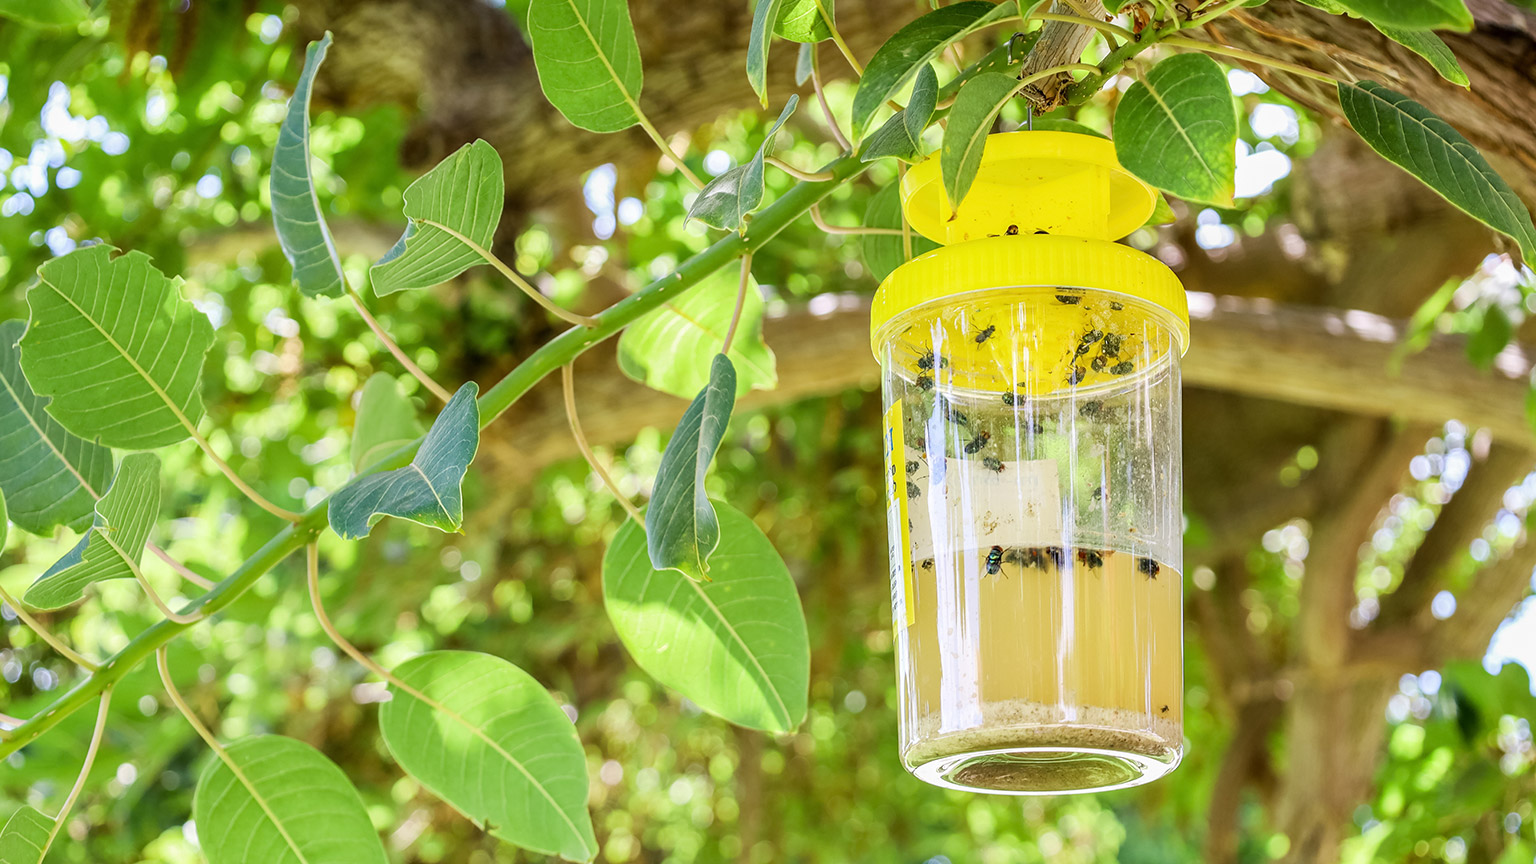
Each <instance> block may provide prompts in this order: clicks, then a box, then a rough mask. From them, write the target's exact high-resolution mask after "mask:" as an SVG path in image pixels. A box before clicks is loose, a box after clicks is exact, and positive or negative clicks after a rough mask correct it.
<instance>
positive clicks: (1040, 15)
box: [1029, 12, 1136, 47]
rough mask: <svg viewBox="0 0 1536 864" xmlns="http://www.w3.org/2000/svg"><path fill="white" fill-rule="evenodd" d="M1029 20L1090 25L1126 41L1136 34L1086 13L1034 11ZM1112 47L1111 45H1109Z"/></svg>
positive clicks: (1132, 39)
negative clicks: (1080, 14) (1060, 13)
mask: <svg viewBox="0 0 1536 864" xmlns="http://www.w3.org/2000/svg"><path fill="white" fill-rule="evenodd" d="M1029 17H1030V20H1032V21H1033V20H1040V21H1060V22H1062V23H1063V24H1080V25H1082V26H1084V27H1092V28H1093V29H1095V30H1097V31H1099V32H1100V33H1110V34H1113V35H1115V36H1118V37H1120V38H1121V39H1123V40H1125V41H1127V42H1134V41H1136V34H1135V33H1132V32H1131V31H1129V30H1127V29H1125V28H1124V27H1121V26H1120V25H1119V24H1115V23H1112V22H1109V21H1100V20H1099V19H1097V18H1093V17H1090V16H1087V15H1083V16H1078V15H1058V14H1056V13H1055V12H1036V13H1034V14H1032V15H1030V16H1029ZM1111 47H1113V46H1111Z"/></svg>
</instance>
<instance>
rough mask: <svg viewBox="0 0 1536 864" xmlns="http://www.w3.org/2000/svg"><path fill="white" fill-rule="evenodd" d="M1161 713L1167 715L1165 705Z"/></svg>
mask: <svg viewBox="0 0 1536 864" xmlns="http://www.w3.org/2000/svg"><path fill="white" fill-rule="evenodd" d="M1161 713H1163V714H1167V713H1168V706H1167V705H1164V706H1163V710H1162V712H1161Z"/></svg>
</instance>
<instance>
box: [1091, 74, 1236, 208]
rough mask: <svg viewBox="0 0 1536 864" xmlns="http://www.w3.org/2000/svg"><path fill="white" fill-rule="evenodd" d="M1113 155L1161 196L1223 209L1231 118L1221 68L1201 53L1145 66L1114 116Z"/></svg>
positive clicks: (1231, 185) (1228, 187)
mask: <svg viewBox="0 0 1536 864" xmlns="http://www.w3.org/2000/svg"><path fill="white" fill-rule="evenodd" d="M1115 155H1116V156H1117V157H1118V158H1119V160H1120V164H1121V165H1123V166H1125V168H1126V170H1128V171H1130V172H1131V173H1132V174H1135V175H1136V176H1137V177H1140V178H1141V179H1143V180H1145V181H1147V183H1149V184H1151V185H1152V186H1155V187H1157V188H1159V189H1162V190H1163V191H1165V192H1170V193H1172V194H1174V195H1177V196H1178V197H1180V198H1183V199H1185V200H1187V201H1201V202H1205V203H1210V204H1231V203H1232V194H1233V192H1234V191H1235V189H1236V186H1235V184H1236V177H1235V175H1236V171H1237V112H1236V109H1235V108H1234V107H1233V103H1232V89H1231V87H1230V86H1228V84H1227V75H1226V73H1225V72H1223V71H1222V70H1221V66H1219V65H1217V63H1216V61H1215V60H1212V59H1211V58H1209V57H1207V56H1205V55H1204V54H1180V55H1177V56H1174V57H1169V58H1168V59H1166V60H1164V61H1162V62H1161V63H1158V64H1157V65H1156V66H1153V67H1152V70H1151V71H1150V72H1148V73H1147V74H1146V75H1145V76H1143V77H1142V79H1141V80H1139V81H1137V82H1136V83H1134V84H1132V85H1131V86H1130V88H1129V89H1128V90H1126V91H1125V95H1124V96H1122V97H1121V99H1120V107H1119V108H1117V109H1116V110H1115Z"/></svg>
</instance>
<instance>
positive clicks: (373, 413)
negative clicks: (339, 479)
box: [352, 372, 421, 472]
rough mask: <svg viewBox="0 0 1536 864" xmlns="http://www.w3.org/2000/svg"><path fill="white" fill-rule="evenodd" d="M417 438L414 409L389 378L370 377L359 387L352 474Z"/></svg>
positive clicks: (353, 428) (390, 377) (419, 425)
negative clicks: (361, 387) (361, 390)
mask: <svg viewBox="0 0 1536 864" xmlns="http://www.w3.org/2000/svg"><path fill="white" fill-rule="evenodd" d="M420 437H421V423H420V422H419V421H418V420H417V419H416V406H415V405H412V404H411V400H409V399H407V398H405V397H404V396H402V395H400V384H399V382H397V381H395V377H394V376H393V375H386V374H384V373H383V372H376V373H374V375H373V377H371V378H369V379H368V383H366V384H364V385H363V393H362V396H361V397H360V398H359V399H358V403H357V420H356V422H354V424H353V426H352V470H353V471H358V472H361V471H363V470H364V469H366V468H368V467H369V466H370V465H372V464H373V463H375V462H377V461H379V460H380V459H382V458H383V457H385V456H388V455H389V454H390V453H392V452H394V451H395V450H396V449H398V448H400V447H402V446H404V445H406V444H409V443H410V442H412V441H415V440H416V439H417V438H420Z"/></svg>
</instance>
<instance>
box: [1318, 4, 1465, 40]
mask: <svg viewBox="0 0 1536 864" xmlns="http://www.w3.org/2000/svg"><path fill="white" fill-rule="evenodd" d="M1333 2H1334V3H1336V4H1337V5H1339V6H1342V7H1343V8H1344V9H1345V11H1347V12H1349V13H1350V14H1352V15H1357V16H1359V17H1361V18H1364V19H1366V20H1368V21H1370V22H1371V23H1372V24H1385V25H1387V26H1389V27H1401V28H1403V29H1405V30H1459V31H1461V32H1463V33H1465V32H1467V31H1469V30H1471V29H1472V27H1473V24H1474V23H1475V22H1474V21H1473V20H1472V13H1471V12H1469V11H1467V3H1466V0H1333Z"/></svg>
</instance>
